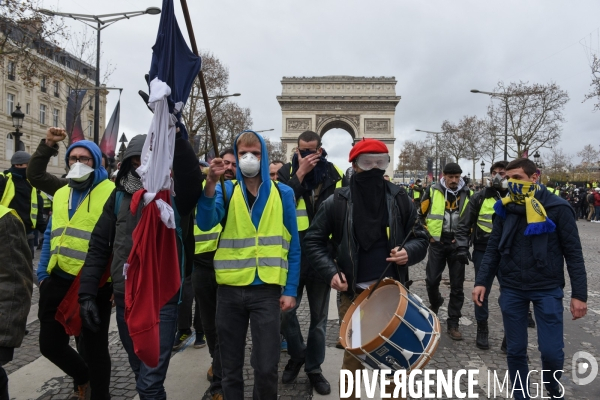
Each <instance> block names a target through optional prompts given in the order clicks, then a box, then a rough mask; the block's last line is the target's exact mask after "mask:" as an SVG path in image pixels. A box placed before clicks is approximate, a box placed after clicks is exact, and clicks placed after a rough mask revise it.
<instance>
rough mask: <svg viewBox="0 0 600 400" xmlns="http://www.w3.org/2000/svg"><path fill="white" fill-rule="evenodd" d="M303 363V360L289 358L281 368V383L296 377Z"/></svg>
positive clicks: (288, 381) (289, 381)
mask: <svg viewBox="0 0 600 400" xmlns="http://www.w3.org/2000/svg"><path fill="white" fill-rule="evenodd" d="M303 365H304V360H302V361H298V362H296V361H294V360H292V359H291V358H290V360H289V361H288V363H287V365H286V366H285V369H284V370H283V375H282V376H281V382H282V383H291V382H293V381H294V379H296V377H297V376H298V374H299V373H300V368H302V366H303Z"/></svg>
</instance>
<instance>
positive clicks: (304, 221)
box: [290, 164, 344, 232]
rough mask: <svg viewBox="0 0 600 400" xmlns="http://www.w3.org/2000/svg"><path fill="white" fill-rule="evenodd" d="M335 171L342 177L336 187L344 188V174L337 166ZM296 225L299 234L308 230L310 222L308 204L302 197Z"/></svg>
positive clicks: (299, 202)
mask: <svg viewBox="0 0 600 400" xmlns="http://www.w3.org/2000/svg"><path fill="white" fill-rule="evenodd" d="M333 166H334V167H335V170H336V171H337V173H338V174H339V175H340V180H339V181H337V182H336V184H335V187H336V189H337V188H341V187H342V181H343V179H342V177H343V176H344V172H343V171H342V170H341V169H339V168H338V167H337V165H335V164H334V165H333ZM291 175H292V167H291V166H290V177H291ZM296 223H297V224H298V232H302V231H305V230H307V229H308V226H309V224H310V223H309V221H308V212H307V211H306V202H305V201H304V198H303V197H300V198H299V199H298V200H297V203H296Z"/></svg>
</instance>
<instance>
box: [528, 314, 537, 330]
mask: <svg viewBox="0 0 600 400" xmlns="http://www.w3.org/2000/svg"><path fill="white" fill-rule="evenodd" d="M527 327H528V328H535V321H534V320H533V315H532V313H531V311H529V314H527Z"/></svg>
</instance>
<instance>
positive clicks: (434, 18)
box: [44, 0, 600, 175]
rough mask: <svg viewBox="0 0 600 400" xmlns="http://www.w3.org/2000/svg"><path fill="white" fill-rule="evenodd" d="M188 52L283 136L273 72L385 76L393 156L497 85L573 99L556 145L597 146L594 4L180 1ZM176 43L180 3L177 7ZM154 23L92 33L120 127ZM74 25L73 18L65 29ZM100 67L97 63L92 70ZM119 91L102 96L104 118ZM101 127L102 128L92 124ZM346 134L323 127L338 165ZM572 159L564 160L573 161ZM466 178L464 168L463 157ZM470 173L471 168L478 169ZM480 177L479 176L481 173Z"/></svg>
mask: <svg viewBox="0 0 600 400" xmlns="http://www.w3.org/2000/svg"><path fill="white" fill-rule="evenodd" d="M161 5H162V2H161V1H160V0H103V1H101V2H100V1H98V2H93V1H89V0H85V1H84V0H60V1H59V0H44V6H45V7H47V8H52V9H58V10H59V11H62V12H74V13H87V14H103V13H113V12H119V11H134V10H143V9H145V8H146V7H149V6H158V7H160V6H161ZM188 6H189V8H190V12H191V15H192V21H193V23H194V30H195V34H196V38H197V41H198V46H199V47H200V48H201V49H204V50H210V51H212V52H213V53H214V54H215V55H216V56H217V57H218V58H219V59H220V60H221V61H222V62H223V63H224V64H225V65H226V66H227V67H228V68H229V73H230V86H229V87H230V93H234V92H239V93H241V94H242V96H241V97H237V98H236V101H237V102H238V103H239V104H240V105H241V106H243V107H249V108H250V109H251V111H252V118H253V120H254V127H253V128H254V129H256V130H262V129H270V128H274V129H275V131H274V132H270V133H269V134H271V137H272V138H274V139H277V140H278V139H279V137H280V135H281V126H282V123H281V109H280V107H279V104H278V103H277V100H276V96H277V95H279V94H281V83H280V80H281V78H282V77H283V76H323V75H352V76H394V77H396V79H397V81H398V84H397V86H396V93H397V94H398V95H399V96H401V97H402V100H401V101H400V103H399V104H398V107H397V109H396V121H395V137H396V146H395V147H396V154H395V156H397V155H398V154H399V149H400V148H401V146H402V143H403V141H405V140H418V139H420V137H419V133H418V132H415V129H417V128H418V129H422V130H433V131H436V130H439V129H440V126H441V123H442V121H443V120H445V119H448V120H450V121H453V122H458V120H459V119H460V118H461V117H463V116H465V115H477V116H480V117H483V116H484V115H485V112H486V109H487V106H488V104H489V102H490V100H489V97H487V96H484V95H481V94H472V93H470V92H469V90H470V89H479V90H486V91H491V90H492V89H494V87H495V86H496V83H497V82H498V81H499V80H503V81H505V82H507V83H508V82H511V81H519V80H523V81H529V82H530V83H540V84H546V83H549V82H551V81H554V82H556V83H557V84H558V85H559V86H560V87H561V88H562V89H564V90H566V91H568V93H569V96H570V98H571V100H570V101H569V103H568V104H567V106H566V109H565V113H564V115H565V118H566V122H565V123H564V125H563V134H562V142H561V146H562V147H563V149H564V151H565V152H567V153H571V154H573V155H574V156H575V153H577V151H579V150H580V149H581V148H582V147H583V146H584V145H585V144H588V143H591V144H592V145H594V146H595V147H596V148H598V146H600V130H599V129H598V128H599V125H600V113H592V108H593V103H592V102H590V101H588V102H585V103H582V100H583V97H584V94H585V93H587V92H588V90H589V84H590V81H591V78H590V68H589V62H588V57H589V55H590V50H589V49H586V48H585V47H584V46H583V45H582V43H584V44H586V45H588V46H591V47H592V48H594V49H596V50H598V48H599V45H598V36H599V30H598V29H599V27H600V18H599V16H600V1H597V0H581V1H564V0H537V1H531V0H529V1H522V0H502V1H500V0H494V1H459V0H454V1H441V0H437V1H436V0H429V1H417V0H414V1H403V0H394V1H391V0H390V1H383V0H368V1H367V0H335V1H334V0H302V1H293V0H278V1H276V0H269V1H267V0H260V1H259V0H244V1H240V0H237V1H234V0H218V1H215V0H213V1H207V0H188ZM175 9H176V12H177V16H178V21H179V24H180V27H181V28H182V31H183V32H184V36H186V37H187V33H186V31H185V22H184V20H183V16H182V13H181V6H180V4H179V1H178V0H175ZM158 22H159V17H158V16H142V17H137V18H133V19H131V20H123V21H120V22H117V23H116V24H115V25H114V26H111V27H109V28H107V29H106V30H104V31H103V33H102V35H103V36H102V51H103V58H104V61H106V60H110V62H111V64H112V65H113V66H114V67H115V68H116V69H115V72H114V73H113V74H112V76H111V77H110V80H109V82H108V84H109V86H116V87H122V88H124V90H123V94H122V99H121V100H122V103H121V104H122V105H121V127H120V130H121V131H122V132H126V133H127V135H128V136H133V135H135V134H141V133H146V131H147V129H148V127H149V125H150V119H151V114H150V112H149V111H148V110H147V109H146V107H145V106H144V104H143V103H142V101H141V100H140V98H139V97H138V95H137V91H138V90H139V89H145V81H144V79H143V77H144V74H145V73H147V72H148V70H149V67H150V58H151V47H152V45H153V44H154V41H155V38H156V31H157V27H158ZM71 25H72V26H73V28H75V29H83V24H81V23H79V22H73V23H71ZM105 66H106V63H105V62H102V65H101V68H105ZM117 98H118V95H117V94H116V93H112V94H110V95H109V98H108V114H109V115H107V120H108V118H110V113H111V112H112V109H113V108H114V106H115V104H116V101H117ZM101 130H102V129H101ZM350 143H351V138H350V135H349V134H347V133H345V131H330V132H328V133H327V134H325V136H324V147H325V148H326V149H327V151H328V152H329V154H330V160H331V161H333V162H335V163H337V164H339V165H340V166H341V167H346V166H348V165H349V164H348V163H347V154H348V152H349V149H350ZM576 160H577V157H576V156H575V157H574V161H576ZM461 165H462V166H463V169H464V170H465V173H466V172H467V171H470V168H471V167H470V162H468V161H465V160H463V162H461ZM479 169H480V168H479V166H478V167H477V170H479ZM479 174H480V172H478V173H477V175H479Z"/></svg>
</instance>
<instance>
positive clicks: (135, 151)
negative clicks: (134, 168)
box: [123, 135, 148, 160]
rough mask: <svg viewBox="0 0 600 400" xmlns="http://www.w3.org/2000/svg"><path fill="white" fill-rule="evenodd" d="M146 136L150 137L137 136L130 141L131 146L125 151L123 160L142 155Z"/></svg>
mask: <svg viewBox="0 0 600 400" xmlns="http://www.w3.org/2000/svg"><path fill="white" fill-rule="evenodd" d="M146 136H148V135H137V136H134V137H133V139H131V141H129V145H128V146H127V149H125V154H124V155H123V160H126V159H128V158H129V157H133V156H141V155H142V149H143V148H144V143H146Z"/></svg>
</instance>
